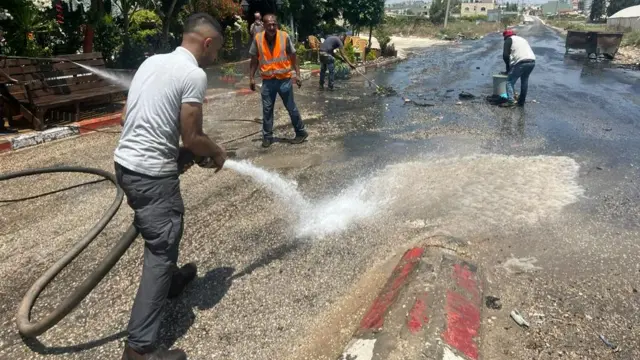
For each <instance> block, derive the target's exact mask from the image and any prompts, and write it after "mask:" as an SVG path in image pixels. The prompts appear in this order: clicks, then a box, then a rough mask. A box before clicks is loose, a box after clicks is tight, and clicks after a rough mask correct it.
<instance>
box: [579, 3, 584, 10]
mask: <svg viewBox="0 0 640 360" xmlns="http://www.w3.org/2000/svg"><path fill="white" fill-rule="evenodd" d="M578 11H584V0H580V1H578Z"/></svg>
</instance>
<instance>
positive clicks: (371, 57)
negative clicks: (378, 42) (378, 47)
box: [366, 50, 378, 61]
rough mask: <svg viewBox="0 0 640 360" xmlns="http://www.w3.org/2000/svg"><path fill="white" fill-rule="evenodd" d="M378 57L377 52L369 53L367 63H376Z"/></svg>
mask: <svg viewBox="0 0 640 360" xmlns="http://www.w3.org/2000/svg"><path fill="white" fill-rule="evenodd" d="M377 58H378V57H377V56H376V52H375V51H373V50H371V51H369V52H368V53H367V57H366V59H367V61H374V60H375V59H377Z"/></svg>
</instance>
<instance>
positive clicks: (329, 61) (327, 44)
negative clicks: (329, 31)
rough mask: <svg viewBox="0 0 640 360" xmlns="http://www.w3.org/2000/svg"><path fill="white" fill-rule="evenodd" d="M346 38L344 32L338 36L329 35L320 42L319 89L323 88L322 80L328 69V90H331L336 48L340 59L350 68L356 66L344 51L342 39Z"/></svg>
mask: <svg viewBox="0 0 640 360" xmlns="http://www.w3.org/2000/svg"><path fill="white" fill-rule="evenodd" d="M346 38H347V36H346V35H344V34H342V35H340V37H338V36H329V37H328V38H326V39H325V40H324V41H323V42H322V44H320V64H321V65H320V90H324V82H325V76H326V72H327V70H329V90H333V85H334V82H335V77H336V72H335V62H336V59H335V55H336V54H335V51H336V50H338V52H339V54H340V57H341V58H342V60H344V61H346V62H347V64H348V65H349V66H350V67H351V68H352V69H355V68H356V66H355V65H354V64H352V63H351V62H350V61H349V59H348V58H347V56H346V54H345V53H344V41H345V39H346Z"/></svg>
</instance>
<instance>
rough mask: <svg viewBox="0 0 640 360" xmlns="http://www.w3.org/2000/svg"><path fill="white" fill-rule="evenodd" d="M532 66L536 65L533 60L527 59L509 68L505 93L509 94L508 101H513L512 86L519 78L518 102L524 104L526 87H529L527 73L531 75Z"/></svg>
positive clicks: (513, 86)
mask: <svg viewBox="0 0 640 360" xmlns="http://www.w3.org/2000/svg"><path fill="white" fill-rule="evenodd" d="M534 67H536V62H535V61H527V62H520V63H517V64H515V65H513V66H512V67H511V68H510V69H509V73H508V74H507V95H508V96H509V101H511V102H514V101H515V95H514V88H515V86H516V82H517V81H518V79H520V96H519V97H518V104H520V105H522V104H524V102H525V100H526V99H527V89H528V88H529V75H531V72H532V71H533V68H534Z"/></svg>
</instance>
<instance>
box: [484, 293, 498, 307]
mask: <svg viewBox="0 0 640 360" xmlns="http://www.w3.org/2000/svg"><path fill="white" fill-rule="evenodd" d="M485 305H486V306H487V307H488V308H489V309H494V310H500V309H502V302H500V298H498V297H495V296H491V295H489V296H485Z"/></svg>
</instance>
